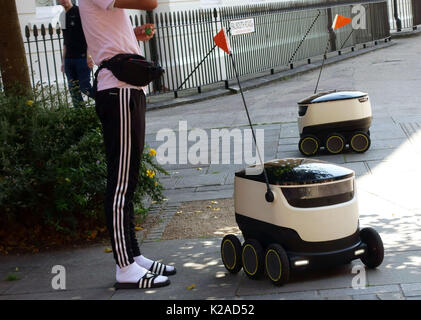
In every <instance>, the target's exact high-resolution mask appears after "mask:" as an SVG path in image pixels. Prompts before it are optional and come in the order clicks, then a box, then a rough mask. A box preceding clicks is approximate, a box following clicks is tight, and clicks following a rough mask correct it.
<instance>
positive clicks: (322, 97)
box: [298, 91, 368, 104]
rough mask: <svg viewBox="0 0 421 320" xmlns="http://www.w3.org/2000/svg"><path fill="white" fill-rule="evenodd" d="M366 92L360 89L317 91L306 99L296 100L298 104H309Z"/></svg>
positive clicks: (361, 95) (356, 96)
mask: <svg viewBox="0 0 421 320" xmlns="http://www.w3.org/2000/svg"><path fill="white" fill-rule="evenodd" d="M367 95H368V94H367V93H365V92H361V91H327V92H319V93H317V94H314V95H312V96H310V97H308V98H306V99H303V100H301V101H299V102H298V104H311V103H320V102H328V101H338V100H347V99H357V98H362V97H365V96H367Z"/></svg>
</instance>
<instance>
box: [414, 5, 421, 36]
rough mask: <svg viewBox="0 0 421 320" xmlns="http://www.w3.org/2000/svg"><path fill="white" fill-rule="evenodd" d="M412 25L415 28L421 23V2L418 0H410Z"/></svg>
mask: <svg viewBox="0 0 421 320" xmlns="http://www.w3.org/2000/svg"><path fill="white" fill-rule="evenodd" d="M412 19H413V22H412V26H413V29H414V30H416V29H417V26H418V25H419V24H421V3H420V1H419V0H412Z"/></svg>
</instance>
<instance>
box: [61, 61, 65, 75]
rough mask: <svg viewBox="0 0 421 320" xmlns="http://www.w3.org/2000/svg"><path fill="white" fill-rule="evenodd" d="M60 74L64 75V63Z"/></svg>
mask: <svg viewBox="0 0 421 320" xmlns="http://www.w3.org/2000/svg"><path fill="white" fill-rule="evenodd" d="M61 73H64V63H62V64H61Z"/></svg>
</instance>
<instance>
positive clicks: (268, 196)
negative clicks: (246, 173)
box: [229, 50, 275, 202]
mask: <svg viewBox="0 0 421 320" xmlns="http://www.w3.org/2000/svg"><path fill="white" fill-rule="evenodd" d="M229 56H230V58H231V61H232V66H233V69H234V72H235V76H236V78H237V83H238V87H239V88H240V93H241V97H242V99H243V104H244V108H245V109H246V114H247V119H248V121H249V124H250V128H251V132H252V134H253V140H254V144H255V145H256V151H257V154H258V156H259V160H260V163H261V164H262V165H263V175H264V177H265V182H266V187H267V190H266V194H265V198H266V201H267V202H273V201H274V200H275V195H274V194H273V191H272V189H271V188H270V184H269V179H268V175H267V172H266V168H265V164H264V163H263V161H262V156H261V154H260V150H259V146H258V145H257V139H256V134H255V133H254V129H253V124H252V123H251V119H250V114H249V111H248V108H247V103H246V99H245V97H244V92H243V88H242V87H241V82H240V76H239V74H238V71H237V67H236V64H235V60H234V57H233V55H232V52H231V50H230V51H229Z"/></svg>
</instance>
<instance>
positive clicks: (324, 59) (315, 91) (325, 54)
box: [314, 39, 330, 94]
mask: <svg viewBox="0 0 421 320" xmlns="http://www.w3.org/2000/svg"><path fill="white" fill-rule="evenodd" d="M329 42H330V40H329V39H328V40H327V45H326V49H325V53H324V54H323V62H322V66H321V67H320V72H319V77H318V78H317V83H316V88H315V89H314V94H316V93H317V88H318V87H319V82H320V77H321V76H322V71H323V67H324V66H325V61H326V58H327V51H328V50H329Z"/></svg>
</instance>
